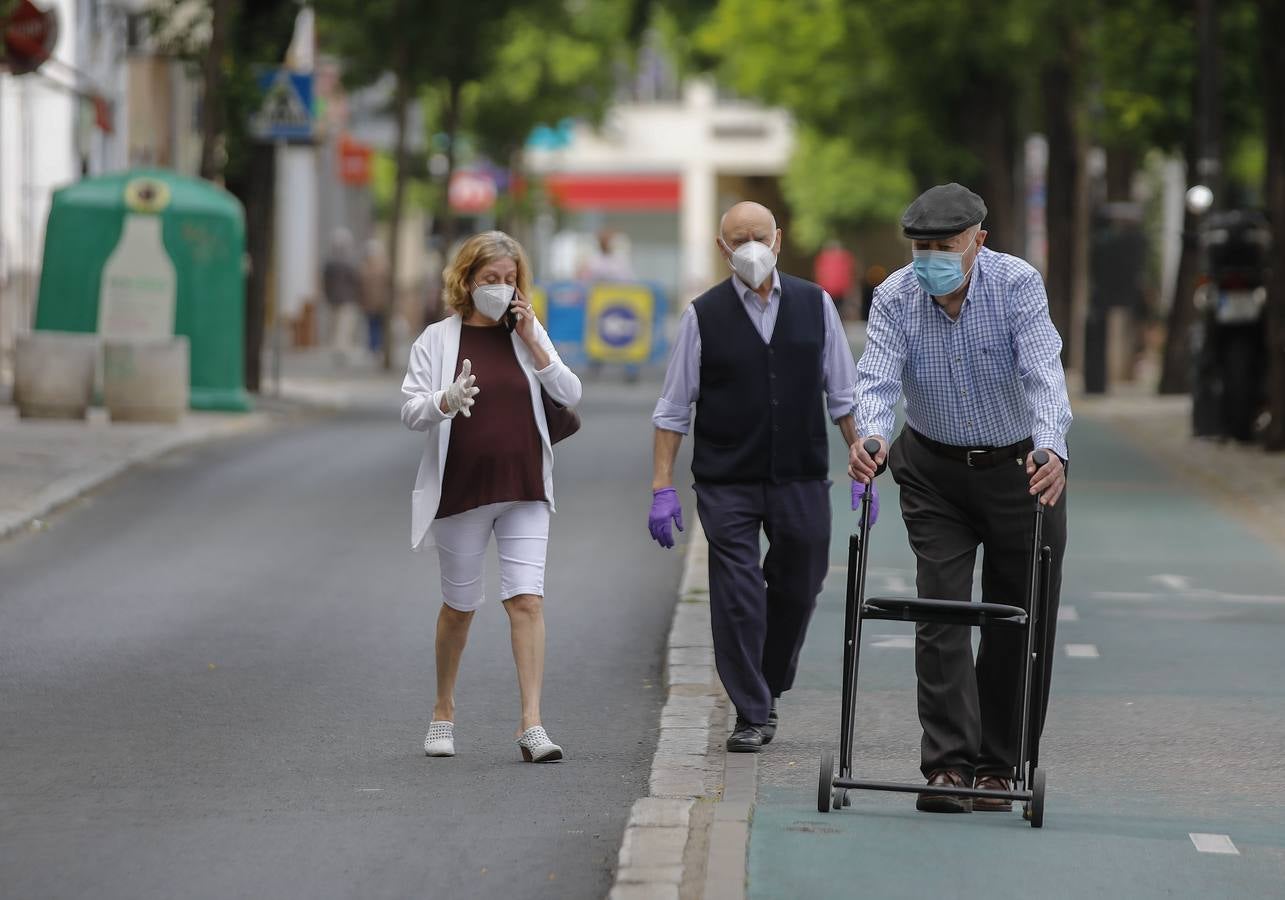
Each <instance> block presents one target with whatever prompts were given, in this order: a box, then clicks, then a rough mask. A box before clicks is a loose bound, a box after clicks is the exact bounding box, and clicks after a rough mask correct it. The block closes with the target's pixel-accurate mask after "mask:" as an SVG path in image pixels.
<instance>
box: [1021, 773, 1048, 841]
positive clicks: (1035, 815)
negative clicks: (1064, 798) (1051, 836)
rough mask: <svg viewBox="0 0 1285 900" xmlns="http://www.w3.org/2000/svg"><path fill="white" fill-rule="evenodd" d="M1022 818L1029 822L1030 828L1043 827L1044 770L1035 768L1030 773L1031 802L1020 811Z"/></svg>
mask: <svg viewBox="0 0 1285 900" xmlns="http://www.w3.org/2000/svg"><path fill="white" fill-rule="evenodd" d="M1022 816H1023V818H1025V819H1026V820H1027V821H1028V822H1030V823H1031V827H1032V828H1043V827H1044V770H1043V769H1036V770H1035V771H1034V772H1032V773H1031V802H1030V803H1028V804H1026V809H1025V810H1024V811H1023V812H1022Z"/></svg>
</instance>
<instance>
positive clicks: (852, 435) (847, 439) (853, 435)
mask: <svg viewBox="0 0 1285 900" xmlns="http://www.w3.org/2000/svg"><path fill="white" fill-rule="evenodd" d="M834 424H836V425H838V426H839V432H840V433H841V434H842V435H843V441H844V443H846V444H847V445H848V446H849V447H851V446H852V445H853V444H855V443H856V442H857V438H859V437H861V435H859V434H857V420H856V419H854V418H853V417H852V416H851V415H847V416H844V417H843V418H842V419H839V420H838V421H837V422H835V423H834Z"/></svg>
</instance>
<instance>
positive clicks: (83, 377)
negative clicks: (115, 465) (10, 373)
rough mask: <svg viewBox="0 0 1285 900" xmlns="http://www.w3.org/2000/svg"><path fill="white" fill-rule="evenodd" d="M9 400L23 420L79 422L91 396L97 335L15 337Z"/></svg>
mask: <svg viewBox="0 0 1285 900" xmlns="http://www.w3.org/2000/svg"><path fill="white" fill-rule="evenodd" d="M14 350H15V353H14V382H13V401H14V405H16V406H17V407H18V415H20V416H21V417H23V418H24V419H83V418H85V417H86V416H87V415H88V414H89V404H90V401H91V400H92V399H93V395H94V370H95V368H96V367H97V363H98V336H97V335H93V334H77V333H72V332H66V331H33V332H31V333H30V334H21V335H18V338H17V342H16V344H15V347H14Z"/></svg>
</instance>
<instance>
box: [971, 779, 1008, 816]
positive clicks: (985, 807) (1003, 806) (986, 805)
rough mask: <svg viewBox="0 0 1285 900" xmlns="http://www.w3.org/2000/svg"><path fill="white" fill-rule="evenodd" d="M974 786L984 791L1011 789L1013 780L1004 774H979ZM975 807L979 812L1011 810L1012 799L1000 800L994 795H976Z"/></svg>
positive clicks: (974, 799)
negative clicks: (993, 796)
mask: <svg viewBox="0 0 1285 900" xmlns="http://www.w3.org/2000/svg"><path fill="white" fill-rule="evenodd" d="M973 787H975V788H978V789H980V790H983V791H1011V790H1012V789H1013V782H1011V781H1009V780H1008V778H1006V777H1005V776H1003V775H978V776H977V781H976V782H974V783H973ZM973 809H975V810H977V811H978V812H1011V811H1012V809H1013V801H1012V800H998V799H995V798H992V797H974V798H973Z"/></svg>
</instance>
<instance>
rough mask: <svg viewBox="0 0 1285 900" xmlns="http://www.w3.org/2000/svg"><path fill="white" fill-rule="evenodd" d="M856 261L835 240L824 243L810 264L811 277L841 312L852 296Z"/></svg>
mask: <svg viewBox="0 0 1285 900" xmlns="http://www.w3.org/2000/svg"><path fill="white" fill-rule="evenodd" d="M856 268H857V261H856V259H855V258H854V257H853V255H852V253H851V252H849V251H848V250H847V249H845V248H844V246H843V245H842V244H840V243H839V242H838V241H836V240H830V241H827V242H826V245H825V247H823V248H822V249H821V252H820V253H818V254H817V256H816V259H815V260H814V261H813V263H812V277H813V278H814V279H815V280H816V283H817V284H819V285H821V289H822V290H823V291H825V292H826V293H827V294H829V295H830V296H831V297H833V298H834V302H835V303H836V304H837V305H838V307H839V309H840V310H841V311H846V308H847V303H848V300H849V298H850V296H851V294H852V283H853V279H854V277H855V273H856Z"/></svg>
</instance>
